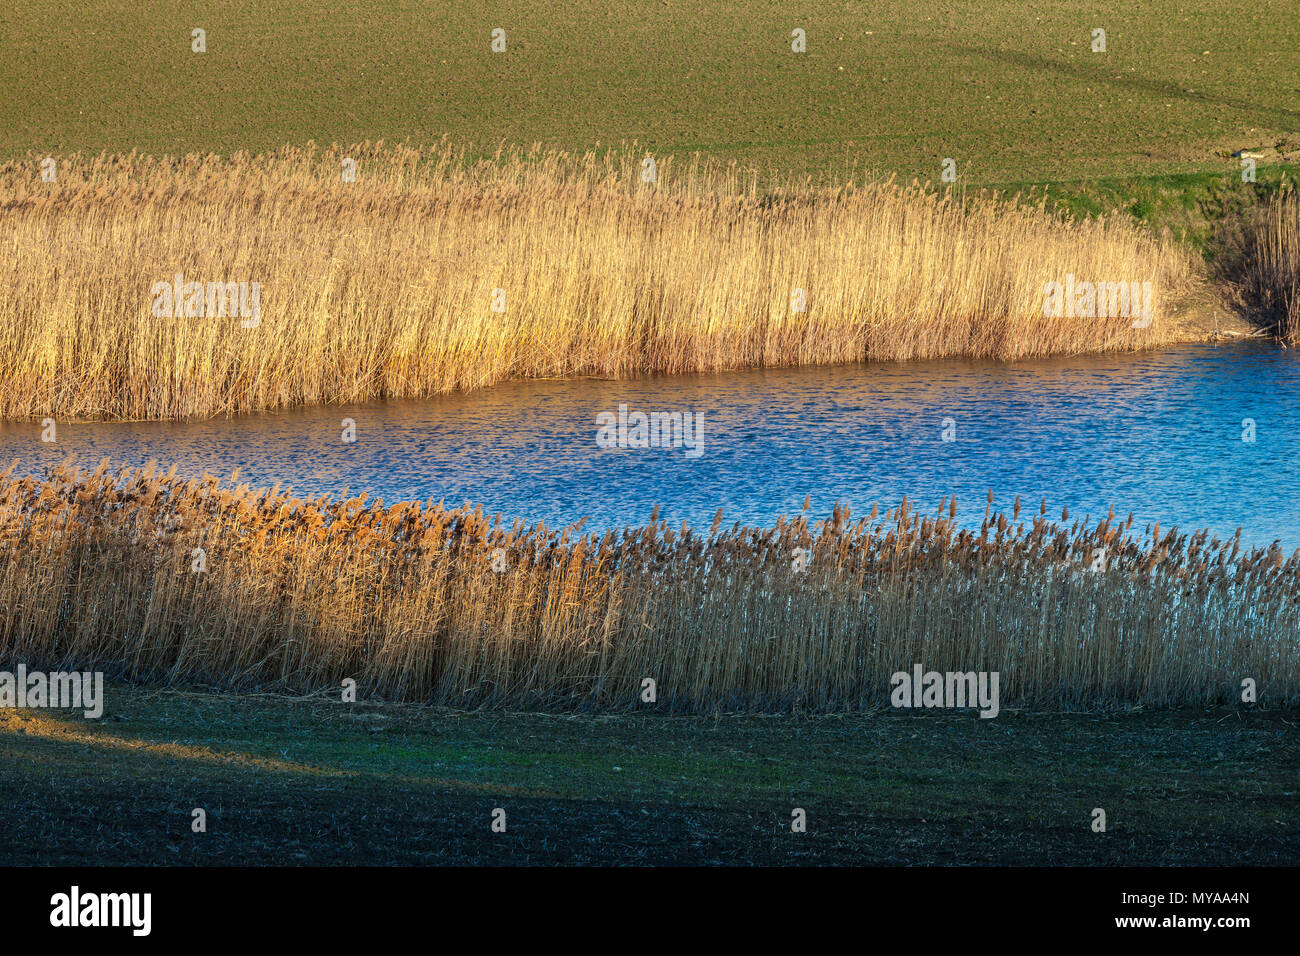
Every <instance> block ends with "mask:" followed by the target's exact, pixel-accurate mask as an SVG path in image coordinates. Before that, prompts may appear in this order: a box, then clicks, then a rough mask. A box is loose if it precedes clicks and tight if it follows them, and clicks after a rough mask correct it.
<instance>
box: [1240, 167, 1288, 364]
mask: <svg viewBox="0 0 1300 956" xmlns="http://www.w3.org/2000/svg"><path fill="white" fill-rule="evenodd" d="M1229 258H1230V264H1229V266H1228V268H1229V270H1230V272H1231V273H1232V275H1233V278H1234V279H1235V281H1236V284H1237V287H1238V289H1239V290H1240V292H1241V293H1242V296H1243V298H1244V299H1245V304H1246V305H1247V307H1248V308H1249V309H1251V310H1252V311H1253V312H1255V313H1257V314H1259V315H1262V316H1263V317H1264V320H1265V321H1267V322H1271V323H1273V324H1274V325H1275V327H1276V332H1277V335H1278V337H1279V338H1281V339H1282V341H1283V342H1286V343H1287V344H1289V345H1292V346H1298V345H1300V196H1297V195H1296V193H1295V192H1294V191H1290V192H1288V193H1285V194H1283V195H1281V196H1279V197H1276V198H1274V199H1273V200H1272V201H1271V202H1270V203H1269V205H1268V208H1267V209H1266V210H1263V211H1262V212H1261V213H1260V214H1259V215H1258V216H1256V217H1255V219H1254V220H1252V221H1250V222H1249V223H1248V224H1247V225H1246V228H1245V229H1244V230H1243V232H1242V235H1241V236H1240V237H1238V241H1236V242H1234V243H1233V244H1232V246H1231V249H1230V256H1229Z"/></svg>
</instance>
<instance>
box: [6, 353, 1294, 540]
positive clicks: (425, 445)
mask: <svg viewBox="0 0 1300 956" xmlns="http://www.w3.org/2000/svg"><path fill="white" fill-rule="evenodd" d="M1298 396H1300V353H1297V352H1296V351H1287V350H1284V349H1281V348H1278V347H1276V346H1273V345H1267V344H1261V343H1242V344H1233V345H1228V346H1189V347H1180V348H1174V349H1167V350H1163V351H1158V352H1145V353H1139V354H1132V355H1108V356H1084V357H1070V358H1054V359H1045V360H1033V361H1024V362H1017V363H1000V362H990V361H968V360H959V361H941V362H914V363H903V364H876V365H850V366H833V367H824V368H813V369H790V370H765V371H751V372H733V373H721V374H708V375H691V376H680V377H651V378H644V379H638V380H632V381H617V382H615V381H604V380H583V381H575V382H531V383H518V384H509V385H503V386H499V387H497V388H492V389H488V390H483V391H479V392H476V393H471V394H458V395H452V396H446V397H442V398H437V399H431V400H422V401H403V402H387V403H374V404H367V405H358V406H344V407H330V408H306V409H294V410H291V411H283V412H275V413H267V414H260V415H250V416H244V417H240V418H236V419H221V420H215V421H204V422H192V423H183V424H175V423H138V424H136V423H133V424H103V423H93V424H75V423H70V424H60V425H59V426H58V439H59V441H58V444H44V443H42V442H41V441H40V440H39V432H40V428H39V426H37V425H35V424H30V423H27V424H13V423H9V424H5V425H2V426H0V460H3V462H5V463H8V461H10V460H11V459H15V458H16V459H18V460H19V462H20V466H21V467H22V468H23V469H25V470H28V471H32V472H38V471H39V470H40V468H41V466H43V465H46V464H55V463H57V462H59V461H61V460H63V459H64V458H66V457H69V456H71V457H74V458H75V459H76V460H77V461H78V463H82V464H86V465H94V464H96V463H97V462H98V461H99V460H100V459H101V458H105V457H107V458H110V459H111V460H112V461H113V462H114V463H115V464H144V463H146V462H148V461H149V460H150V459H156V460H158V461H159V462H162V463H165V464H171V463H176V464H177V465H179V468H180V472H181V473H182V474H186V475H190V474H195V475H197V474H201V473H202V472H203V471H204V470H205V469H206V470H210V471H212V472H213V473H214V474H220V475H223V476H224V475H228V474H229V473H230V472H231V471H233V470H234V469H236V468H238V469H239V470H240V472H241V475H240V478H241V480H243V481H249V482H252V483H253V484H254V485H255V486H256V485H263V484H266V485H270V484H274V483H275V482H277V481H278V482H282V483H284V484H287V485H291V486H293V487H294V488H295V489H296V490H297V491H298V492H300V493H304V494H307V493H311V494H314V493H319V492H330V493H339V492H342V491H343V490H344V489H350V490H351V491H352V492H353V493H356V492H359V491H363V490H364V491H368V492H370V493H371V496H372V497H374V496H379V497H382V498H383V499H384V500H385V501H387V502H389V503H392V502H395V501H398V500H409V499H418V500H426V499H429V498H432V499H434V500H442V499H445V500H446V502H447V503H448V504H462V503H465V502H472V503H475V504H481V505H483V507H484V509H485V510H486V511H487V513H489V514H494V513H498V512H499V513H501V514H502V515H504V516H506V517H508V518H513V517H516V516H518V517H524V518H527V519H529V520H536V519H541V518H544V519H546V521H547V522H548V523H549V524H553V525H563V524H567V523H569V522H572V521H574V520H576V519H577V518H579V517H582V516H584V515H585V516H589V517H590V519H591V520H590V522H589V525H588V527H594V528H607V527H613V526H618V525H624V524H638V523H643V522H644V521H645V520H646V519H647V518H648V517H649V516H650V513H651V510H652V509H653V507H654V506H655V505H656V504H658V505H661V506H662V507H661V517H663V518H665V519H667V520H669V521H671V522H672V523H674V524H679V523H681V522H682V521H688V522H690V523H692V524H694V525H703V526H705V527H707V526H708V525H709V524H710V523H711V521H712V519H713V514H714V512H715V511H716V510H717V509H718V508H719V507H722V508H723V509H724V515H725V523H727V524H730V523H732V522H734V521H742V522H746V523H757V524H771V523H772V522H773V521H774V520H775V519H776V518H777V516H778V515H781V514H783V513H784V514H794V513H797V512H798V511H800V509H801V508H802V504H803V500H804V496H805V495H811V498H812V510H813V512H814V513H815V514H817V515H819V516H820V515H825V514H827V513H828V512H829V511H830V509H831V507H832V506H833V504H834V503H835V502H836V501H840V502H844V503H846V504H848V505H850V506H851V507H852V508H853V511H854V513H855V514H864V513H866V512H867V511H869V510H870V508H871V505H872V503H873V502H880V504H881V507H882V509H883V508H885V507H890V506H893V505H895V504H897V503H898V502H899V500H901V498H902V497H903V496H904V495H907V496H909V497H910V498H912V499H913V500H915V501H916V502H917V503H918V505H920V506H921V507H922V509H923V510H933V509H935V508H936V507H937V505H938V503H939V501H940V499H941V498H942V497H943V496H945V495H949V494H956V495H957V498H958V503H959V513H958V517H959V520H965V521H967V522H974V523H978V521H979V519H980V517H981V516H982V514H983V510H984V503H985V502H984V499H985V494H986V493H987V491H988V490H989V489H990V488H991V489H993V491H994V494H995V496H996V500H997V502H998V504H999V505H1002V506H1006V507H1008V508H1009V507H1010V504H1011V502H1012V500H1013V499H1014V497H1015V496H1016V495H1021V496H1022V497H1023V499H1024V502H1025V504H1026V507H1027V508H1030V509H1031V510H1033V511H1036V510H1037V507H1038V504H1039V502H1040V500H1041V499H1042V498H1043V497H1044V496H1045V497H1046V498H1047V499H1048V510H1049V515H1051V516H1053V517H1057V518H1059V516H1060V509H1061V506H1062V505H1065V506H1068V507H1069V509H1070V515H1071V518H1072V519H1073V518H1075V517H1082V516H1083V515H1084V514H1085V513H1086V514H1091V515H1092V517H1093V518H1094V519H1095V518H1096V517H1097V516H1098V515H1099V514H1104V513H1105V511H1106V509H1107V508H1108V507H1109V506H1110V505H1111V504H1114V506H1115V509H1116V512H1117V513H1119V514H1120V515H1121V516H1126V515H1127V514H1128V513H1129V512H1130V511H1132V512H1134V513H1135V522H1137V523H1138V525H1139V527H1141V526H1142V525H1145V524H1146V523H1147V522H1150V521H1152V520H1156V519H1158V520H1159V521H1160V523H1161V525H1162V527H1169V526H1171V525H1174V524H1177V525H1179V526H1180V527H1182V528H1184V529H1190V528H1193V527H1195V528H1200V527H1208V528H1210V529H1212V530H1213V531H1214V532H1216V533H1218V534H1220V535H1224V534H1231V533H1232V532H1233V531H1235V530H1236V528H1237V527H1238V526H1240V527H1242V528H1243V533H1244V537H1245V539H1246V540H1247V542H1249V543H1252V544H1268V543H1270V542H1272V541H1273V540H1274V539H1281V541H1282V542H1283V544H1284V546H1286V547H1287V548H1288V549H1290V548H1294V547H1297V546H1300V479H1298V478H1297V473H1296V463H1297V461H1298V460H1300V403H1297V401H1296V399H1297V397H1298ZM620 403H625V404H627V405H628V407H629V409H630V410H632V411H637V410H641V411H647V412H648V411H660V412H672V411H679V412H681V411H695V412H700V413H702V414H703V416H704V419H703V420H704V428H703V454H702V455H701V456H700V457H698V458H695V459H692V458H689V457H687V455H686V453H685V450H684V449H676V450H673V449H623V450H620V449H606V448H600V447H598V446H597V443H596V440H595V439H596V416H597V414H598V413H599V412H603V411H615V412H616V411H617V409H618V406H619V404H620ZM344 418H352V419H354V420H355V421H356V428H357V432H356V434H357V439H356V442H355V443H353V444H345V443H343V442H342V441H341V440H340V435H341V432H342V425H341V421H342V419H344ZM945 418H950V419H953V421H954V423H955V428H956V437H955V440H954V441H951V442H945V441H943V440H942V436H943V430H944V419H945ZM1248 418H1249V419H1253V420H1254V422H1255V429H1256V434H1255V438H1256V440H1255V441H1254V442H1253V443H1251V442H1244V441H1242V434H1243V424H1242V423H1243V419H1248Z"/></svg>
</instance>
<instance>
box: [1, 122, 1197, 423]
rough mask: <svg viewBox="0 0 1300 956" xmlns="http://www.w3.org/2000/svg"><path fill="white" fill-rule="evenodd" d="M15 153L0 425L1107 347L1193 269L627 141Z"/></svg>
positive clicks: (860, 188)
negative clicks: (644, 152) (159, 304)
mask: <svg viewBox="0 0 1300 956" xmlns="http://www.w3.org/2000/svg"><path fill="white" fill-rule="evenodd" d="M345 156H346V157H347V158H350V159H354V160H356V162H357V179H356V181H355V182H344V181H342V177H341V172H342V169H341V161H342V159H343V158H344V157H345ZM38 160H39V157H33V158H32V159H31V160H30V161H22V162H10V163H8V164H5V165H3V166H0V286H2V287H3V288H4V290H5V294H4V296H3V298H2V299H0V368H3V369H4V375H3V377H0V417H4V418H25V419H33V418H40V417H44V416H54V417H56V418H60V419H69V418H71V419H85V418H108V419H143V418H163V419H167V418H187V417H192V416H210V415H220V414H230V413H236V412H242V411H248V410H253V409H261V408H270V407H278V406H284V405H292V404H312V403H347V402H358V401H364V400H367V399H373V398H381V397H415V396H424V395H429V394H434V393H438V392H444V391H448V390H453V389H461V388H473V387H477V386H483V385H488V384H491V383H494V382H499V381H502V380H506V379H512V378H534V377H560V376H575V375H601V376H623V375H630V374H636V373H642V372H648V371H662V372H683V371H694V370H708V369H724V368H737V367H747V366H784V365H796V364H812V363H831V362H845V361H858V360H864V359H910V358H936V357H941V356H952V355H969V356H983V357H1000V358H1015V357H1019V356H1026V355H1031V354H1047V353H1067V352H1081V351H1092V350H1116V349H1126V348H1135V347H1143V346H1149V345H1153V344H1159V343H1161V342H1164V341H1169V340H1170V339H1171V338H1174V337H1177V335H1178V334H1179V333H1178V332H1177V330H1176V329H1175V327H1174V325H1173V324H1172V323H1170V322H1167V321H1165V317H1166V313H1167V311H1168V306H1169V303H1170V300H1171V298H1172V297H1174V296H1176V295H1178V294H1179V293H1180V292H1181V291H1182V290H1183V288H1184V286H1186V284H1187V283H1188V282H1189V277H1190V275H1191V266H1190V264H1189V262H1188V259H1187V256H1186V254H1185V253H1184V252H1182V251H1180V250H1179V249H1177V248H1176V247H1175V246H1174V245H1173V244H1172V243H1165V242H1161V241H1158V240H1156V239H1153V238H1151V237H1149V236H1146V235H1144V234H1143V233H1142V232H1141V231H1140V230H1139V229H1138V228H1137V227H1135V226H1134V225H1133V224H1132V223H1130V222H1127V221H1124V220H1107V221H1098V220H1085V221H1075V222H1066V221H1062V220H1060V219H1059V218H1057V217H1055V216H1053V215H1052V214H1050V213H1048V212H1046V211H1044V210H1043V209H1041V208H1036V207H1026V206H1024V205H1020V204H1017V203H1010V202H1001V201H995V200H991V199H978V200H977V199H973V198H972V199H965V198H963V197H961V196H960V195H959V194H951V193H948V192H938V191H931V190H927V189H924V188H921V187H916V186H913V187H903V186H898V185H894V184H892V183H885V184H856V185H854V184H845V185H841V186H825V187H823V186H816V185H813V184H810V183H798V182H793V183H792V182H781V181H776V180H763V181H762V182H761V183H760V181H759V179H758V178H757V177H756V176H752V175H747V174H745V173H743V172H742V171H741V170H739V169H738V168H736V167H735V166H734V165H733V166H722V165H716V164H710V163H708V162H705V161H700V160H696V161H687V162H684V163H679V162H675V161H674V160H673V159H672V158H671V157H661V158H660V160H659V162H658V165H657V167H656V170H655V177H654V181H653V182H646V181H644V180H643V172H645V171H646V170H644V169H643V166H642V156H641V154H639V153H632V152H628V151H616V152H610V153H605V154H600V155H597V154H594V153H593V154H586V155H581V156H570V155H567V154H562V153H539V152H534V153H515V154H510V155H503V156H498V157H496V158H495V159H493V160H487V161H481V162H470V161H469V160H468V159H467V158H466V157H465V156H464V155H462V154H460V153H458V152H456V151H455V150H452V149H449V148H446V147H438V148H434V149H430V150H424V151H418V150H414V149H408V148H405V147H382V146H366V147H355V148H352V149H348V150H338V149H331V150H327V151H325V152H318V151H315V150H293V149H285V150H282V151H280V152H278V153H276V154H273V155H268V156H263V157H250V156H248V155H246V154H236V155H235V156H233V157H231V158H229V159H222V158H219V157H215V156H209V157H201V156H187V157H185V158H183V159H178V160H166V159H150V158H142V157H139V156H135V155H131V156H126V157H121V156H117V157H107V156H105V157H100V158H98V159H88V158H82V157H79V156H71V157H61V158H59V160H58V162H57V179H56V181H54V182H45V181H43V180H42V178H41V175H40V165H39V162H38ZM177 273H180V274H182V275H183V276H184V277H185V278H186V279H187V280H192V281H198V282H238V281H244V282H257V283H259V284H260V288H261V292H262V294H261V317H260V325H259V326H258V327H257V328H256V329H247V328H243V327H241V323H240V321H239V320H237V319H232V318H211V317H209V318H197V317H190V318H171V317H167V318H158V317H155V316H154V315H153V313H152V311H151V305H152V303H153V297H152V295H151V288H152V286H153V284H154V283H156V282H159V281H171V280H172V278H173V277H174V276H175V275H176V274H177ZM1067 275H1074V276H1078V277H1080V278H1081V279H1086V280H1088V281H1094V282H1096V281H1102V282H1137V281H1144V282H1145V281H1149V282H1151V283H1152V284H1153V285H1154V288H1155V319H1154V322H1153V323H1152V324H1151V326H1150V327H1149V328H1138V329H1135V328H1133V327H1132V323H1131V322H1129V321H1127V320H1125V319H1123V318H1086V317H1077V318H1066V317H1060V318H1048V317H1045V316H1044V314H1043V300H1044V284H1045V283H1047V282H1052V281H1058V282H1059V281H1063V280H1064V279H1065V277H1066V276H1067ZM495 290H501V292H500V293H496V291H495ZM795 290H803V299H802V302H800V301H799V296H798V294H797V293H796V292H795ZM494 295H495V296H497V299H496V302H497V304H498V305H501V304H504V311H493V303H494ZM801 305H802V310H801V309H800V306H801Z"/></svg>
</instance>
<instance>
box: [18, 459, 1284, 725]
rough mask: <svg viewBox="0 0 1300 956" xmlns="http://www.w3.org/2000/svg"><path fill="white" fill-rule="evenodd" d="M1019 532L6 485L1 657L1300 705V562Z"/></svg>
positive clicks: (411, 687) (589, 694) (1023, 701)
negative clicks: (994, 675)
mask: <svg viewBox="0 0 1300 956" xmlns="http://www.w3.org/2000/svg"><path fill="white" fill-rule="evenodd" d="M981 511H982V512H983V514H982V517H981ZM1033 511H1034V512H1035V513H1033V514H1026V513H1023V512H1022V510H1021V507H1020V502H1019V501H1017V502H1015V504H1014V506H1013V507H1012V508H1011V509H1010V513H1009V514H1008V513H1000V512H996V511H994V510H993V508H992V505H991V504H989V505H986V503H985V502H983V501H980V502H978V503H973V504H972V503H963V504H962V505H961V506H960V508H959V506H958V503H957V502H955V501H952V500H947V501H944V502H943V503H941V504H940V506H939V507H938V508H937V509H934V510H932V511H930V512H929V513H925V514H923V513H920V512H919V511H917V510H916V509H915V507H914V506H913V505H912V504H911V503H909V502H906V501H905V502H904V503H903V504H901V505H900V506H899V507H896V508H894V509H892V510H889V511H885V512H883V513H882V512H880V511H879V510H878V509H877V508H875V507H873V508H872V509H871V511H870V513H869V514H865V515H863V516H861V517H858V516H854V515H852V514H850V512H849V511H848V510H847V509H844V508H839V507H837V508H836V509H835V511H834V513H833V514H831V515H829V516H827V517H826V518H825V519H823V520H816V521H814V520H811V519H810V518H809V516H808V515H807V514H806V513H805V514H801V515H798V516H794V517H792V518H788V519H783V520H782V521H780V522H779V523H778V524H777V525H776V526H775V527H773V528H766V529H760V528H746V527H739V526H733V527H730V528H726V527H723V526H722V525H721V516H719V518H718V519H717V520H715V522H714V527H713V528H712V529H710V530H709V531H708V532H702V531H701V530H698V529H697V530H692V529H690V528H680V529H670V528H668V527H667V526H666V525H665V524H663V523H662V522H658V521H655V520H653V518H652V520H651V522H650V523H648V524H647V525H646V526H645V527H641V528H632V529H628V530H624V531H620V532H616V533H614V532H611V533H606V534H592V533H585V534H584V533H583V531H582V529H581V527H573V528H567V529H548V528H546V527H544V526H525V525H524V524H522V523H519V522H515V523H503V522H500V521H497V520H495V519H490V518H488V517H486V516H484V515H483V514H481V513H480V512H478V511H474V510H470V509H467V508H462V509H455V510H449V509H445V508H443V507H440V506H437V505H434V504H432V503H429V504H424V505H421V504H414V503H404V504H398V505H395V506H392V507H384V506H383V505H381V504H378V503H375V504H368V503H367V502H366V501H365V500H364V498H360V497H358V498H353V499H351V500H346V501H343V500H333V499H327V498H316V499H312V500H304V499H299V498H295V497H292V496H291V495H290V494H289V493H286V492H283V491H281V490H278V489H272V490H265V489H263V490H250V489H248V488H247V487H242V486H240V487H232V486H231V485H229V484H224V485H223V484H222V483H220V482H219V481H218V480H216V479H215V478H210V477H205V478H203V479H201V480H197V479H196V480H181V479H179V478H177V477H175V475H174V469H173V472H172V473H167V474H161V473H158V472H156V471H154V470H153V469H152V468H151V469H147V470H144V471H134V472H132V471H124V472H122V473H120V474H114V473H112V472H110V471H109V469H108V467H107V465H103V466H101V467H100V469H99V470H98V471H96V472H95V473H94V474H89V473H85V472H81V473H78V472H74V471H73V470H72V469H70V468H67V467H64V468H61V469H57V470H53V471H51V472H50V474H49V475H48V476H47V477H46V478H44V479H41V478H31V477H12V476H9V475H6V476H3V477H0V661H5V662H10V663H13V662H16V661H25V662H27V663H28V665H29V666H32V667H38V666H43V667H45V668H47V669H57V668H77V669H102V670H105V671H107V672H108V674H109V675H110V676H113V677H119V678H126V679H132V680H139V681H149V682H162V683H177V684H191V685H193V684H206V685H214V686H218V687H226V688H263V689H272V690H284V691H292V692H324V693H331V694H334V693H339V692H340V688H341V686H342V682H343V681H344V680H345V679H347V678H352V679H355V680H356V681H357V687H358V691H359V693H360V694H361V695H362V696H363V697H365V696H368V697H375V698H387V699H400V700H414V701H430V702H437V703H443V704H451V705H457V706H480V705H481V706H502V707H542V708H558V709H568V708H634V707H643V706H648V705H646V704H644V703H642V702H641V700H640V695H641V692H642V688H643V683H642V681H643V679H645V678H650V679H652V680H653V681H655V683H656V687H657V695H658V701H657V703H656V704H655V706H656V707H657V708H661V709H662V708H669V709H680V710H705V709H714V708H721V709H751V710H761V711H785V710H791V709H810V710H859V709H874V708H879V707H885V706H888V690H889V686H888V681H889V676H890V675H891V674H892V673H894V672H897V671H899V670H908V669H910V668H911V667H912V666H913V665H914V664H916V663H921V664H923V665H924V666H925V667H927V668H933V669H936V670H940V671H943V670H953V671H997V672H999V673H1000V675H1001V687H1002V704H1003V706H1004V707H1031V708H1032V707H1043V708H1092V707H1097V708H1106V707H1115V706H1126V705H1149V706H1174V705H1201V704H1208V703H1211V702H1224V701H1228V702H1231V701H1236V700H1238V699H1239V697H1238V695H1239V694H1240V689H1241V686H1242V681H1243V680H1245V679H1247V678H1249V679H1251V680H1253V681H1255V682H1256V684H1257V686H1258V688H1259V692H1260V694H1261V698H1260V699H1261V702H1265V703H1273V704H1283V705H1286V704H1292V705H1293V704H1295V703H1297V702H1300V643H1297V635H1298V634H1300V552H1297V553H1296V554H1292V555H1290V556H1287V555H1284V554H1283V553H1281V552H1280V551H1279V550H1278V549H1277V548H1276V547H1274V548H1270V549H1259V548H1257V549H1245V548H1243V547H1241V544H1240V540H1239V539H1238V538H1232V539H1229V540H1226V541H1225V540H1220V539H1218V538H1212V537H1210V536H1209V535H1208V534H1207V533H1205V532H1200V533H1185V532H1180V531H1178V530H1177V529H1172V528H1171V529H1162V528H1160V527H1159V526H1156V527H1154V528H1145V529H1138V528H1135V527H1133V526H1132V523H1131V519H1129V521H1127V522H1126V521H1121V520H1119V519H1116V518H1115V516H1114V515H1113V514H1111V515H1107V516H1106V517H1105V518H1104V519H1102V520H1099V521H1095V522H1080V521H1078V520H1075V521H1074V522H1073V523H1071V522H1070V519H1069V517H1068V516H1067V515H1065V514H1062V516H1061V521H1060V522H1059V523H1058V522H1055V521H1053V520H1050V519H1049V518H1048V517H1047V514H1046V503H1043V504H1042V505H1041V506H1040V507H1039V508H1035V509H1033ZM966 515H969V516H970V517H971V518H973V519H974V520H973V521H971V522H970V524H971V527H963V526H962V521H961V518H962V517H963V516H966ZM196 549H202V552H201V560H202V564H200V565H198V566H199V567H201V568H205V569H204V570H197V571H196V570H195V568H196V564H195V562H196V561H197V560H200V557H199V555H200V552H199V551H198V550H196ZM797 549H803V552H804V553H805V554H807V555H810V556H811V558H810V562H809V564H808V566H807V568H806V570H803V571H800V570H798V568H797V566H796V565H797V563H798V556H799V552H798V550H797ZM1103 552H1104V553H1103ZM1099 556H1100V557H1099ZM502 569H503V570H502Z"/></svg>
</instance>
